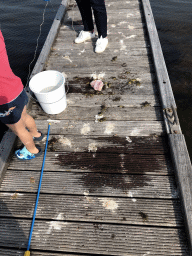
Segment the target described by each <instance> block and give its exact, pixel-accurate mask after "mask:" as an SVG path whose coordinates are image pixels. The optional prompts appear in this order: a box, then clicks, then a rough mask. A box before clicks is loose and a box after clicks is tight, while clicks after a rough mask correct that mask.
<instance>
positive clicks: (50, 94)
mask: <svg viewBox="0 0 192 256" xmlns="http://www.w3.org/2000/svg"><path fill="white" fill-rule="evenodd" d="M29 88H30V89H31V91H32V92H33V93H34V94H35V96H36V98H37V100H38V101H39V103H40V105H41V107H42V109H43V110H44V111H45V112H46V113H47V114H59V113H61V112H62V111H64V110H65V108H66V106H67V101H66V94H65V77H64V75H63V74H62V73H60V72H58V71H55V70H48V71H43V72H40V73H38V74H36V75H35V76H33V77H32V79H31V80H30V82H29Z"/></svg>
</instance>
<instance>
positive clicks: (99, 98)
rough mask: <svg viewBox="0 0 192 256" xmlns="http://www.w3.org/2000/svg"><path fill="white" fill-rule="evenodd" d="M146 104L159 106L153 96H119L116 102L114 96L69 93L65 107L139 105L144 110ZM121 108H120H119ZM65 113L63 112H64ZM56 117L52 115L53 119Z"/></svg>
mask: <svg viewBox="0 0 192 256" xmlns="http://www.w3.org/2000/svg"><path fill="white" fill-rule="evenodd" d="M146 101H147V102H148V103H149V104H150V106H152V107H158V106H159V100H158V99H157V96H155V95H149V96H148V97H147V96H146V95H137V96H136V97H134V96H133V97H132V96H131V95H120V96H119V98H118V100H117V96H116V95H102V94H100V95H97V94H93V95H89V94H87V95H86V94H84V95H83V94H79V93H69V94H67V106H73V107H75V106H76V107H88V106H92V105H93V104H94V106H99V107H101V106H102V105H103V104H105V105H106V106H107V107H119V106H124V107H138V106H139V105H140V106H141V107H142V106H144V108H145V107H146V108H147V107H148V106H147V105H146V106H145V104H144V103H145V102H146ZM120 108H122V107H120ZM64 113H65V112H64ZM56 117H57V116H56V115H54V118H52V119H55V120H57V118H56Z"/></svg>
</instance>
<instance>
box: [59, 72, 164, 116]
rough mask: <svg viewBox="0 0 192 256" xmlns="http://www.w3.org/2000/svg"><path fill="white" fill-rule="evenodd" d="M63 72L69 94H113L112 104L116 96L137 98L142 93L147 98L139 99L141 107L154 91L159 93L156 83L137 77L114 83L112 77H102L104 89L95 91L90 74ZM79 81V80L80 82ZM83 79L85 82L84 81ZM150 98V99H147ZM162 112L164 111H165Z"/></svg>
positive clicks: (88, 95) (117, 97)
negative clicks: (72, 75)
mask: <svg viewBox="0 0 192 256" xmlns="http://www.w3.org/2000/svg"><path fill="white" fill-rule="evenodd" d="M65 71H66V70H65ZM62 73H63V74H64V76H65V77H66V83H65V87H66V92H67V94H70V93H73V94H74V93H78V94H79V95H80V94H83V95H85V96H86V97H93V96H94V95H105V96H106V95H109V96H110V95H113V96H114V97H113V98H112V97H110V99H111V104H112V99H115V98H116V99H120V98H121V95H124V96H126V95H127V96H128V95H129V98H133V97H135V98H137V96H139V98H140V95H142V96H144V95H145V96H146V100H145V101H143V102H142V103H139V99H138V105H137V107H140V106H142V105H140V104H143V103H144V102H150V99H151V95H154V93H158V88H157V87H156V83H154V82H149V83H145V81H141V80H140V78H137V79H135V78H133V79H131V78H130V82H129V80H127V81H126V80H124V81H122V80H118V79H117V80H116V81H117V82H115V83H114V82H113V83H112V82H111V80H110V78H109V79H108V78H107V77H105V78H103V79H102V82H103V83H104V87H103V89H102V92H101V93H98V92H96V91H94V90H93V88H92V87H91V86H90V83H91V82H89V81H90V80H91V81H92V78H90V77H91V76H88V75H89V74H87V77H83V76H82V75H81V74H78V78H77V76H76V77H70V76H71V74H69V73H68V72H67V74H66V73H65V72H62ZM113 75H115V74H113ZM68 76H69V77H68ZM98 76H99V75H98ZM76 80H77V81H76ZM78 81H79V84H78ZM83 81H85V82H84V83H83ZM86 81H87V82H86ZM132 81H134V82H132ZM71 98H72V96H71ZM148 98H149V100H147V99H148ZM135 102H136V101H135ZM159 105H160V101H159ZM120 106H121V105H120ZM161 112H162V113H163V111H161Z"/></svg>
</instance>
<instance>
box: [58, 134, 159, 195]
mask: <svg viewBox="0 0 192 256" xmlns="http://www.w3.org/2000/svg"><path fill="white" fill-rule="evenodd" d="M100 139H101V138H100ZM108 140H109V142H113V144H114V143H115V144H121V145H124V146H125V147H126V145H127V144H128V142H127V141H126V139H125V138H119V137H117V136H115V137H112V138H108ZM109 148H110V147H108V151H109V152H110V150H109ZM111 149H114V145H111ZM97 150H99V151H100V152H103V149H102V147H100V148H99V146H98V147H97ZM158 158H159V156H158V155H153V154H152V155H150V159H148V158H146V157H141V159H140V161H138V155H137V154H112V153H98V152H96V153H95V152H87V153H79V152H69V153H65V154H64V155H63V154H59V156H57V157H56V164H59V165H60V166H62V167H65V168H77V169H81V170H84V171H86V170H89V171H91V172H89V173H84V175H83V176H82V177H81V180H82V181H83V184H84V187H86V188H87V189H88V190H89V192H95V191H97V189H98V188H102V187H112V188H114V189H121V190H123V191H125V192H128V191H129V190H130V189H132V188H136V187H144V186H148V182H150V180H151V179H150V176H148V175H145V172H153V171H154V172H155V171H157V170H160V169H162V166H161V164H160V163H159V161H158ZM95 173H102V175H97V179H96V178H95ZM109 174H110V175H109ZM118 174H119V179H118V182H117V179H116V175H118ZM121 174H129V175H130V174H141V176H139V178H138V176H137V175H130V180H129V182H127V181H125V180H124V176H123V175H122V176H121Z"/></svg>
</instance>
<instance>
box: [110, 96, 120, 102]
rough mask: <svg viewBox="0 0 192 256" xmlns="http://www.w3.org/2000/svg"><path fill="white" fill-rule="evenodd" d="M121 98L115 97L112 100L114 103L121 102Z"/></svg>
mask: <svg viewBox="0 0 192 256" xmlns="http://www.w3.org/2000/svg"><path fill="white" fill-rule="evenodd" d="M120 100H121V97H115V98H114V99H112V101H120Z"/></svg>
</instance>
